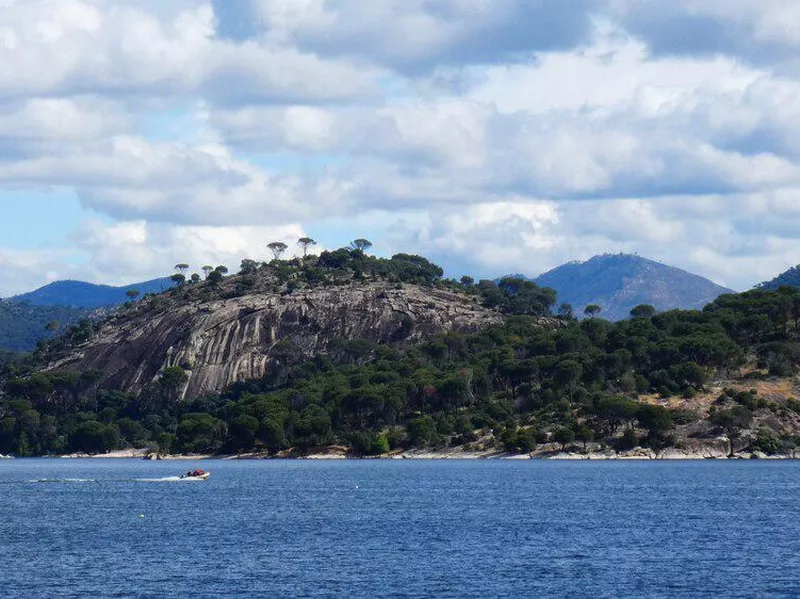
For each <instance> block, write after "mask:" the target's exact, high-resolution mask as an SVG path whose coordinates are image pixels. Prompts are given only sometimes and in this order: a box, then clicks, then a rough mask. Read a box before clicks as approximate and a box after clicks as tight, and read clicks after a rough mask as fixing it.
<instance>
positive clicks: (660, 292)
mask: <svg viewBox="0 0 800 599" xmlns="http://www.w3.org/2000/svg"><path fill="white" fill-rule="evenodd" d="M534 281H535V282H536V284H537V285H541V286H547V287H552V288H553V289H555V290H556V291H557V292H558V301H559V303H568V304H571V305H572V306H573V308H574V309H575V312H576V313H577V314H578V315H579V316H580V315H582V314H583V309H584V308H585V307H586V305H587V304H597V305H599V306H600V307H602V309H603V311H602V312H601V314H600V316H602V317H603V318H606V319H608V320H622V319H625V318H627V317H628V316H629V315H630V311H631V308H633V307H635V306H638V305H640V304H650V305H652V306H655V308H656V309H657V310H659V311H661V310H669V309H673V308H683V309H699V308H702V307H703V306H705V305H706V304H708V303H709V302H711V301H713V300H714V299H716V298H717V297H719V296H720V295H722V294H724V293H732V291H731V290H730V289H726V288H725V287H721V286H719V285H717V284H716V283H713V282H712V281H709V280H708V279H705V278H703V277H700V276H698V275H693V274H691V273H688V272H686V271H684V270H681V269H679V268H675V267H672V266H667V265H665V264H661V263H659V262H654V261H652V260H647V259H646V258H642V257H640V256H633V255H630V254H603V255H600V256H595V257H594V258H591V259H590V260H587V261H586V262H570V263H568V264H564V265H562V266H559V267H558V268H555V269H553V270H551V271H549V272H546V273H544V274H543V275H541V276H539V277H537V278H536V279H534Z"/></svg>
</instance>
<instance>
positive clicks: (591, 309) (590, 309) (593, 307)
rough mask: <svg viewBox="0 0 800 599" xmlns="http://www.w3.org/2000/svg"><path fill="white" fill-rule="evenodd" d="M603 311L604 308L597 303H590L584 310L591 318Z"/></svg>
mask: <svg viewBox="0 0 800 599" xmlns="http://www.w3.org/2000/svg"><path fill="white" fill-rule="evenodd" d="M602 311H603V308H601V307H600V306H598V305H597V304H589V305H588V306H586V308H585V309H584V310H583V313H584V314H586V316H588V317H589V318H594V317H595V316H597V315H598V314H600V312H602Z"/></svg>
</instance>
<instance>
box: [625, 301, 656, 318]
mask: <svg viewBox="0 0 800 599" xmlns="http://www.w3.org/2000/svg"><path fill="white" fill-rule="evenodd" d="M655 313H656V309H655V307H654V306H651V305H650V304H639V305H638V306H636V307H634V308H633V309H632V310H631V316H632V317H633V318H652V317H653V316H654V315H655Z"/></svg>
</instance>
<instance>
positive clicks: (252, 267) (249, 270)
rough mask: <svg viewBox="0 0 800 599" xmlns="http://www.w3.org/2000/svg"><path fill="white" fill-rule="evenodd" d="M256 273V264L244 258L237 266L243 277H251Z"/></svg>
mask: <svg viewBox="0 0 800 599" xmlns="http://www.w3.org/2000/svg"><path fill="white" fill-rule="evenodd" d="M256 271H258V262H256V261H255V260H249V259H247V258H245V259H244V260H242V263H241V265H240V266H239V272H240V273H241V274H243V275H251V274H253V273H255V272H256Z"/></svg>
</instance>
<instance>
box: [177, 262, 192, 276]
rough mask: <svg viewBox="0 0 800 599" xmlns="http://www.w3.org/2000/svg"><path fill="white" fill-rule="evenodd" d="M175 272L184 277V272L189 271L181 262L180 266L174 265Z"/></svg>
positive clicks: (187, 266)
mask: <svg viewBox="0 0 800 599" xmlns="http://www.w3.org/2000/svg"><path fill="white" fill-rule="evenodd" d="M175 270H177V271H178V272H179V273H181V274H182V275H184V276H186V271H187V270H189V265H188V264H185V263H183V262H181V263H180V264H176V265H175Z"/></svg>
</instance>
